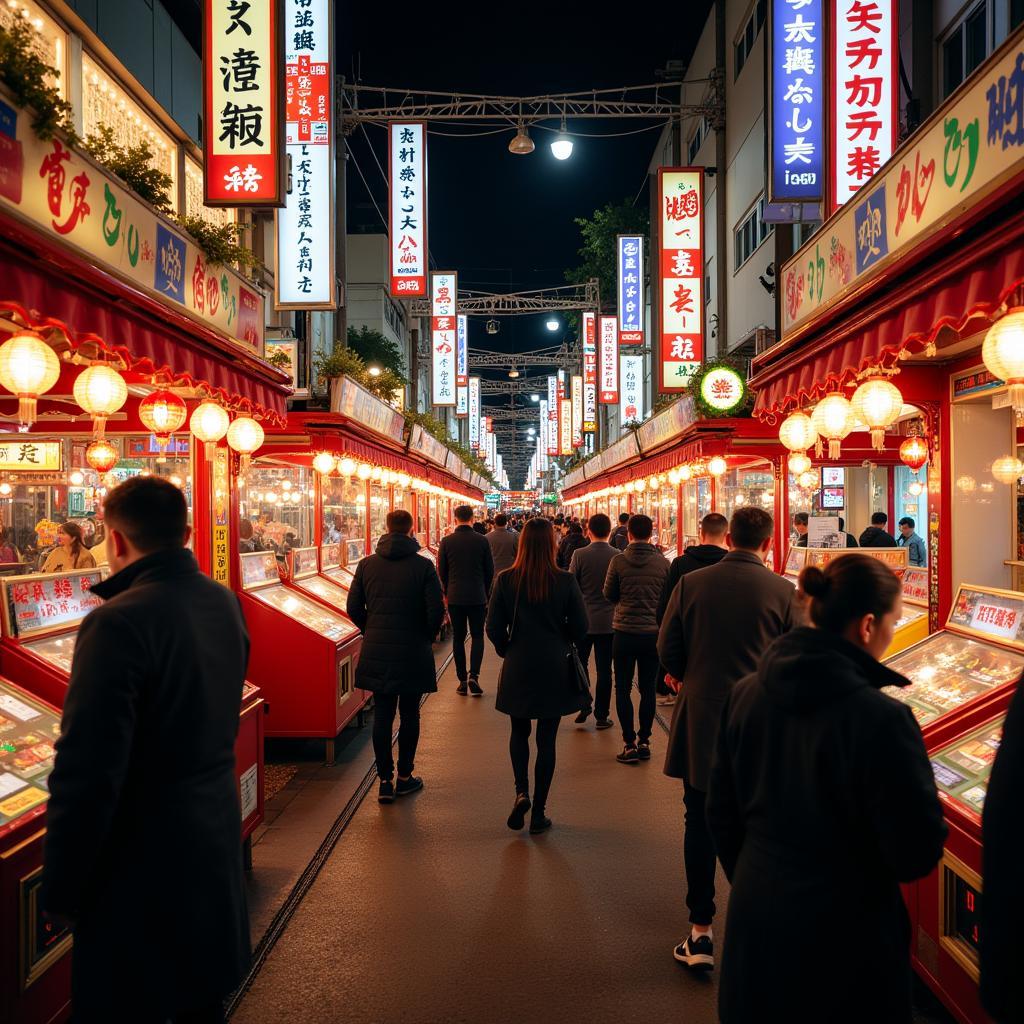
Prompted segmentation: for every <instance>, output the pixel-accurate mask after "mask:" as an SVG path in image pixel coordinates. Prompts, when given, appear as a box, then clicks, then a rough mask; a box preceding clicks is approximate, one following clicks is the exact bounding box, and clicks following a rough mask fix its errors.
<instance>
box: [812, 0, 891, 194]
mask: <svg viewBox="0 0 1024 1024" xmlns="http://www.w3.org/2000/svg"><path fill="white" fill-rule="evenodd" d="M830 18H831V20H830V25H831V26H832V34H831V43H832V45H831V54H830V56H831V60H830V70H831V75H830V78H831V86H832V88H831V96H832V110H831V113H832V131H831V134H830V146H829V154H828V159H829V192H830V196H829V199H830V203H831V206H830V210H836V209H838V208H839V207H840V206H842V205H843V204H844V203H845V202H847V201H848V200H849V199H850V197H851V196H852V195H853V194H854V193H855V192H856V191H857V190H858V189H859V188H861V186H863V185H865V184H866V183H867V182H869V181H870V180H871V179H872V178H873V177H874V176H875V174H876V173H877V172H878V170H879V169H880V168H881V167H882V166H883V165H884V164H885V163H887V162H888V160H889V158H890V157H891V156H892V154H893V150H895V148H896V139H897V131H898V128H899V113H898V110H899V77H898V75H899V72H898V69H897V67H896V61H897V60H898V59H899V52H900V48H899V37H898V24H899V17H898V12H897V0H868V2H856V3H851V2H850V0H831V11H830Z"/></svg>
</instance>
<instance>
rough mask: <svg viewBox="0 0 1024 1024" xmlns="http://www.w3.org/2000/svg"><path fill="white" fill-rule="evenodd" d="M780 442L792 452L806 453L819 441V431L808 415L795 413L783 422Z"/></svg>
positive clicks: (780, 430)
mask: <svg viewBox="0 0 1024 1024" xmlns="http://www.w3.org/2000/svg"><path fill="white" fill-rule="evenodd" d="M779 440H780V441H781V442H782V444H783V446H784V447H785V448H788V449H789V450H790V451H791V452H805V451H807V449H808V448H810V447H811V445H812V444H814V442H815V441H817V440H818V431H817V430H815V428H814V423H813V421H812V420H811V417H810V416H808V415H807V413H804V412H794V413H792V414H791V415H789V416H787V417H786V418H785V419H784V420H783V421H782V426H780V427H779Z"/></svg>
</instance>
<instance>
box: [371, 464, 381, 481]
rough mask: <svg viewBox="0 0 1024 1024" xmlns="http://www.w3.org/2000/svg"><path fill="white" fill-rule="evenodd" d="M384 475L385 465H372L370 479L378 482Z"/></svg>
mask: <svg viewBox="0 0 1024 1024" xmlns="http://www.w3.org/2000/svg"><path fill="white" fill-rule="evenodd" d="M383 475H384V469H383V467H381V466H371V467H370V479H371V480H373V481H374V482H375V483H376V482H378V481H379V480H380V478H381V477H382V476H383Z"/></svg>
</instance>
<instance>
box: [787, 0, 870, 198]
mask: <svg viewBox="0 0 1024 1024" xmlns="http://www.w3.org/2000/svg"><path fill="white" fill-rule="evenodd" d="M854 6H855V7H860V6H862V5H861V4H860V3H859V2H854ZM867 6H871V4H868V5H867ZM823 8H824V0H773V2H772V5H771V9H772V15H771V32H770V33H769V42H770V50H771V56H770V57H769V62H770V63H769V67H770V69H771V71H770V76H771V96H770V103H771V117H770V118H769V132H770V142H769V157H768V198H769V200H770V201H771V202H815V203H816V202H818V201H820V199H821V197H822V194H823V191H824V184H825V131H824V128H825V96H824V93H825V88H824V84H825V77H824V76H825V68H824V65H823V61H822V52H823V47H822V29H823V24H822V22H823V19H822V14H823Z"/></svg>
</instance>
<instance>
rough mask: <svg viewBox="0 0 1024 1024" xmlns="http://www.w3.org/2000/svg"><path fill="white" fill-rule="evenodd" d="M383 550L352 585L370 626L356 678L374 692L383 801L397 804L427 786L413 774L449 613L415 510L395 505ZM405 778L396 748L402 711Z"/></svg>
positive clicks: (354, 614) (355, 614)
mask: <svg viewBox="0 0 1024 1024" xmlns="http://www.w3.org/2000/svg"><path fill="white" fill-rule="evenodd" d="M386 522H387V530H388V532H387V533H386V534H385V535H384V536H383V537H381V539H380V540H379V541H378V542H377V550H376V552H375V553H374V554H372V555H370V557H369V558H364V559H362V560H361V561H360V562H359V564H358V565H357V566H356V573H355V579H354V580H353V581H352V586H351V588H350V590H349V592H348V603H347V606H346V610H347V611H348V617H349V618H350V619H351V620H352V621H353V622H354V623H355V624H356V625H357V626H358V627H359V628H360V630H362V633H363V645H362V648H361V650H360V652H359V662H358V663H357V665H356V677H355V685H356V686H358V687H359V688H360V689H362V690H369V691H370V692H371V693H372V694H373V706H374V711H373V753H374V757H375V758H376V761H377V777H378V779H379V780H380V783H379V787H378V791H377V801H378V802H379V803H382V804H390V803H392V802H393V801H394V799H395V797H396V796H405V795H407V794H409V793H415V792H416V791H417V790H419V789H422V788H423V780H422V779H420V778H417V777H416V776H415V775H413V768H414V767H415V761H416V747H417V745H418V743H419V738H420V701H421V699H422V697H423V694H425V693H434V692H435V691H436V690H437V673H436V670H435V668H434V651H433V647H432V643H433V639H434V637H435V636H437V631H438V630H439V629H440V628H441V622H442V621H443V619H444V601H443V600H442V599H441V583H440V581H439V580H438V578H437V572H436V571H435V569H434V566H433V565H432V564H431V563H430V562H429V561H428V560H427V559H425V558H420V557H419V556H418V552H419V550H420V545H419V542H418V541H417V540H416V538H415V537H413V536H412V529H413V521H412V515H411V514H410V513H409V512H407V511H406V510H405V509H395V511H393V512H389V513H388V516H387V520H386ZM396 713H397V714H398V715H399V716H400V723H401V724H400V725H399V730H398V781H397V782H395V781H394V775H395V763H394V758H393V755H392V751H391V737H392V735H393V734H394V728H395V714H396Z"/></svg>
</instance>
